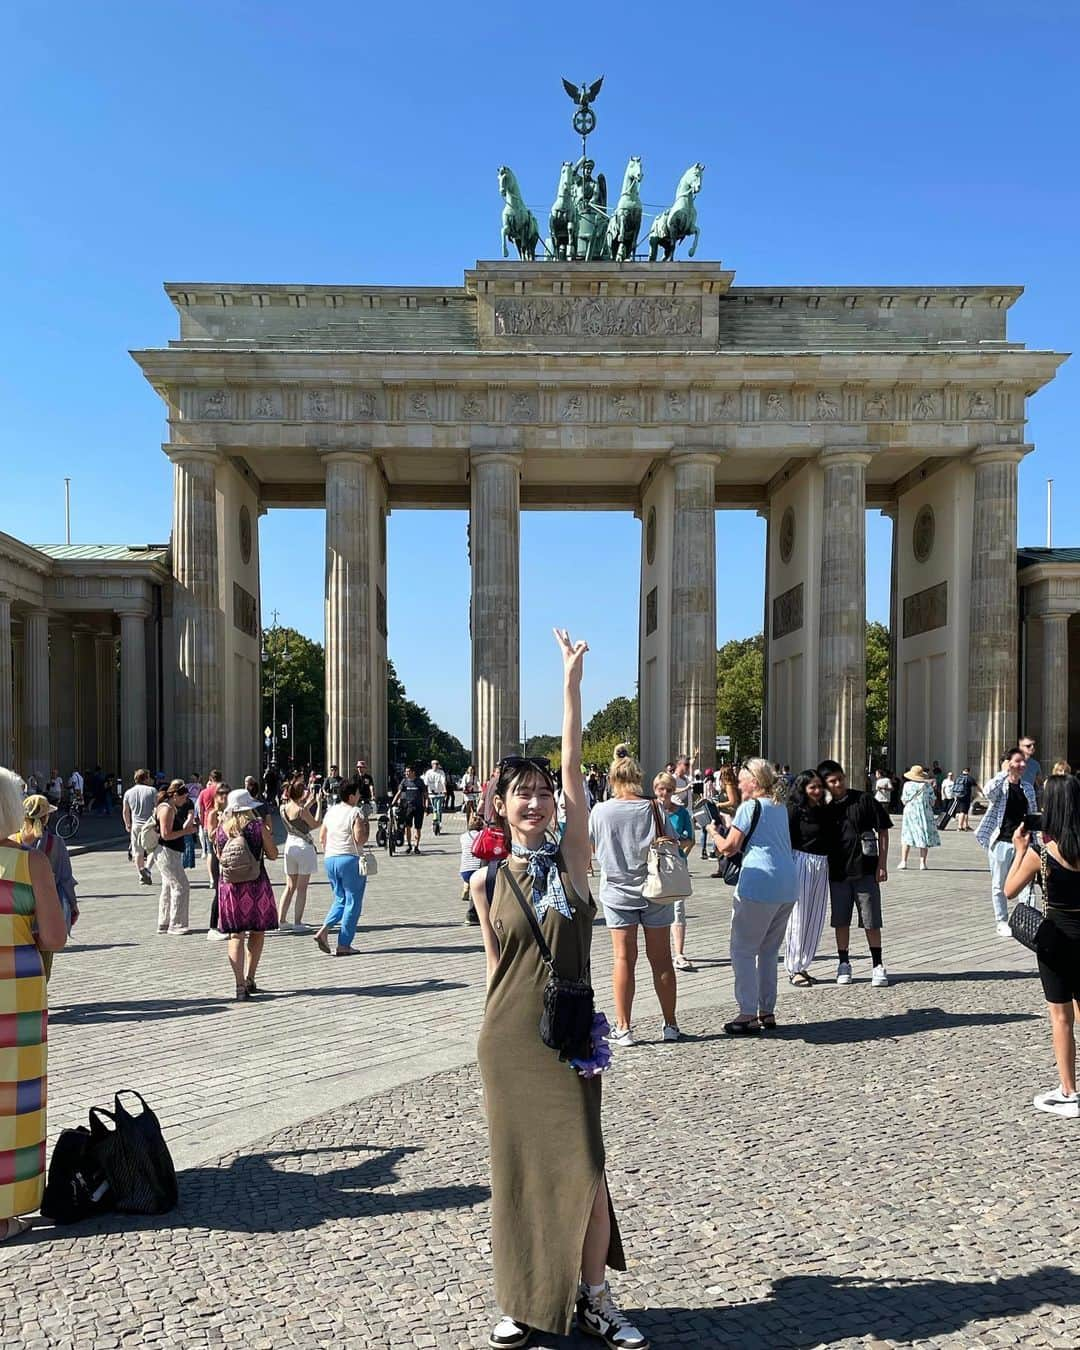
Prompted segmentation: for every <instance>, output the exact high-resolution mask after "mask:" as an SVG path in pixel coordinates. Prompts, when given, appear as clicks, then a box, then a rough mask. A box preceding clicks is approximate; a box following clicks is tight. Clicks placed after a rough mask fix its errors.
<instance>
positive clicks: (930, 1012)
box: [756, 1008, 1042, 1045]
mask: <svg viewBox="0 0 1080 1350" xmlns="http://www.w3.org/2000/svg"><path fill="white" fill-rule="evenodd" d="M1041 1020H1042V1019H1041V1018H1040V1017H1039V1016H1038V1015H1037V1014H1036V1013H994V1012H978V1013H951V1012H946V1011H945V1010H944V1009H943V1008H910V1009H909V1010H908V1011H907V1012H902V1013H883V1014H882V1015H881V1016H880V1017H838V1018H836V1019H835V1020H834V1021H831V1022H782V1023H781V1024H780V1026H779V1027H778V1029H777V1033H773V1034H779V1035H781V1036H783V1038H784V1039H785V1040H799V1041H806V1042H807V1044H809V1045H851V1044H853V1043H855V1042H858V1041H881V1040H890V1039H894V1038H895V1037H897V1036H917V1035H919V1034H920V1033H922V1032H925V1031H959V1030H960V1029H961V1028H962V1027H993V1026H1004V1025H1007V1024H1008V1023H1010V1022H1038V1021H1041ZM756 1039H759V1040H760V1039H761V1038H760V1037H757V1038H756Z"/></svg>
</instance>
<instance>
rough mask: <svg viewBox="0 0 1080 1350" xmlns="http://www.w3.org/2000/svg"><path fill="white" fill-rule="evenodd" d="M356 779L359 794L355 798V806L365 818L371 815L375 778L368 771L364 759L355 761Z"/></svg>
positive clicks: (373, 802) (373, 804) (373, 803)
mask: <svg viewBox="0 0 1080 1350" xmlns="http://www.w3.org/2000/svg"><path fill="white" fill-rule="evenodd" d="M354 777H355V779H356V781H357V782H358V783H359V784H360V796H359V797H358V798H357V800H356V804H357V806H358V807H359V808H360V810H361V811H363V813H364V816H365V818H366V817H368V816H370V815H371V812H372V810H373V808H374V806H375V779H374V778H372V776H371V774H370V773H368V766H367V760H366V759H358V760H357V761H356V773H355V775H354Z"/></svg>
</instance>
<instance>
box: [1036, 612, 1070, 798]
mask: <svg viewBox="0 0 1080 1350" xmlns="http://www.w3.org/2000/svg"><path fill="white" fill-rule="evenodd" d="M1041 622H1042V660H1043V665H1042V695H1043V714H1042V743H1041V744H1040V746H1039V749H1040V751H1041V752H1042V761H1043V765H1044V766H1045V767H1044V770H1043V771H1044V773H1049V772H1050V766H1051V765H1052V764H1053V762H1054V760H1055V759H1065V758H1067V751H1068V748H1069V615H1068V614H1043V615H1042V616H1041Z"/></svg>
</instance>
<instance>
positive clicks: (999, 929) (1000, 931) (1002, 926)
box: [994, 919, 1012, 937]
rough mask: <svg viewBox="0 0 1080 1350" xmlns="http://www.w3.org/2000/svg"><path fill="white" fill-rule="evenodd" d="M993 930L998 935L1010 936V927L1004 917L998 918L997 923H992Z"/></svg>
mask: <svg viewBox="0 0 1080 1350" xmlns="http://www.w3.org/2000/svg"><path fill="white" fill-rule="evenodd" d="M994 932H995V933H996V934H997V935H998V937H1012V929H1011V928H1010V927H1009V925H1008V924H1007V923H1006V922H1005V920H1004V919H998V921H997V923H996V924H995V925H994Z"/></svg>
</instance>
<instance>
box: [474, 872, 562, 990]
mask: <svg viewBox="0 0 1080 1350" xmlns="http://www.w3.org/2000/svg"><path fill="white" fill-rule="evenodd" d="M498 866H499V864H498V863H497V862H496V863H488V883H487V884H488V895H489V896H490V895H492V894H493V893H494V891H495V877H494V873H493V872H492V870H491V869H492V868H493V867H494V868H495V869H496V870H498ZM506 880H507V883H508V885H509V887H510V889H511V890H512V891H513V893H514V899H515V900H516V901H517V902H518V904H519V905H520V906H521V912H522V913H523V914H524V915H525V917H526V919H528V921H529V927H530V928H531V929H532V935H533V937H534V938H535V939H536V945H537V947H538V948H539V949H540V959H541V960H542V961H543V963H544V965H545V966H547V968H548V973H549V974H550V975H551V976H552V978H555V958H554V957H553V956H552V955H551V948H550V947H549V946H548V945H547V940H546V939H545V937H544V935H543V933H542V932H541V931H540V924H539V923H538V922H537V918H536V911H535V910H534V909H533V907H532V901H531V900H528V899H527V898H526V897H525V896H524V895H522V893H521V891H520V890H519V889H518V887H517V885H516V884H515V882H514V879H513V877H511V876H510V875H509V873H508V874H507V877H506Z"/></svg>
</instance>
